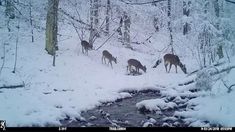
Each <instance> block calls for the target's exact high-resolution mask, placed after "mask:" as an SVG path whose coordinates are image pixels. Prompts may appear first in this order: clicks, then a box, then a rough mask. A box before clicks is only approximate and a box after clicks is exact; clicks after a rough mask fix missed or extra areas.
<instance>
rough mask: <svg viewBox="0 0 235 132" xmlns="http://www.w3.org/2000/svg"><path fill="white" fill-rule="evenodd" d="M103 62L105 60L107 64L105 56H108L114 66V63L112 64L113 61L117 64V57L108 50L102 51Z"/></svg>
mask: <svg viewBox="0 0 235 132" xmlns="http://www.w3.org/2000/svg"><path fill="white" fill-rule="evenodd" d="M102 54H103V55H102V63H103V61H104V62H105V64H106V60H105V58H107V59H108V60H109V62H108V64H109V63H110V65H111V67H112V68H113V65H112V61H114V62H115V63H116V64H117V57H113V56H112V54H110V53H109V52H108V51H107V50H104V51H103V52H102Z"/></svg>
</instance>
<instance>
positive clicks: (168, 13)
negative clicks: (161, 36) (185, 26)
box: [167, 0, 174, 54]
mask: <svg viewBox="0 0 235 132" xmlns="http://www.w3.org/2000/svg"><path fill="white" fill-rule="evenodd" d="M167 16H168V24H167V25H168V30H169V33H170V44H169V45H170V47H171V53H172V54H174V48H173V35H172V25H171V0H167Z"/></svg>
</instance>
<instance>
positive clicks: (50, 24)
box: [46, 0, 59, 64]
mask: <svg viewBox="0 0 235 132" xmlns="http://www.w3.org/2000/svg"><path fill="white" fill-rule="evenodd" d="M58 6H59V0H48V12H47V21H46V51H47V52H48V54H50V55H52V56H55V53H56V50H58V45H57V31H58V25H57V20H58ZM53 64H54V60H53Z"/></svg>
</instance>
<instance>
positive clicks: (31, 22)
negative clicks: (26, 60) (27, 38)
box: [29, 0, 34, 42]
mask: <svg viewBox="0 0 235 132" xmlns="http://www.w3.org/2000/svg"><path fill="white" fill-rule="evenodd" d="M29 16H30V26H31V41H32V42H34V32H33V18H32V0H30V2H29Z"/></svg>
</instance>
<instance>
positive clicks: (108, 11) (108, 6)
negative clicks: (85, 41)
mask: <svg viewBox="0 0 235 132" xmlns="http://www.w3.org/2000/svg"><path fill="white" fill-rule="evenodd" d="M110 10H111V5H110V0H107V7H106V27H105V30H106V35H109V19H110Z"/></svg>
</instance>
